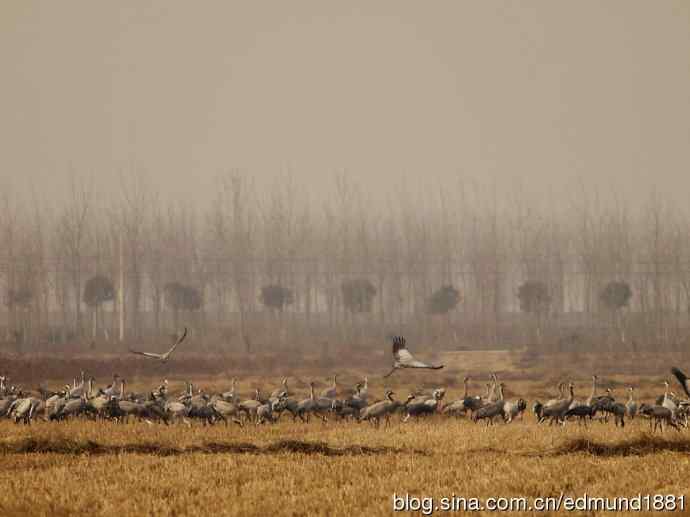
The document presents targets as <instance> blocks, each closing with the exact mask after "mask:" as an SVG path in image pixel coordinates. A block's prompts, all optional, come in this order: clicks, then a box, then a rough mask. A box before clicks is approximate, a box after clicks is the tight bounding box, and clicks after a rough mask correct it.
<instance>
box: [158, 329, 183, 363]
mask: <svg viewBox="0 0 690 517" xmlns="http://www.w3.org/2000/svg"><path fill="white" fill-rule="evenodd" d="M186 337H187V327H185V328H184V332H183V333H182V336H181V337H180V339H178V340H177V341H175V344H174V345H173V346H172V347H170V350H168V351H167V352H166V353H165V354H163V355H164V356H165V357H168V356H169V355H170V354H172V353H173V352H174V351H175V349H176V348H177V345H179V344H180V343H182V342H183V341H184V338H186Z"/></svg>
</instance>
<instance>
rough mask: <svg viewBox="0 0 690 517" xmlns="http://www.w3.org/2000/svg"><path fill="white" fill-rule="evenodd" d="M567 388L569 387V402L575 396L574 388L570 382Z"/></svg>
mask: <svg viewBox="0 0 690 517" xmlns="http://www.w3.org/2000/svg"><path fill="white" fill-rule="evenodd" d="M569 388H570V399H569V400H570V402H572V401H573V399H574V398H575V390H574V389H573V385H572V384H571V385H570V386H569Z"/></svg>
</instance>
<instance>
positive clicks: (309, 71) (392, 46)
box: [0, 0, 690, 200]
mask: <svg viewBox="0 0 690 517" xmlns="http://www.w3.org/2000/svg"><path fill="white" fill-rule="evenodd" d="M0 65H1V66H2V74H1V76H0V141H1V142H2V145H0V179H2V177H5V178H12V179H13V182H14V183H17V184H23V183H26V181H27V179H28V180H31V181H33V182H35V183H36V184H39V185H44V186H45V187H46V190H47V189H48V188H49V189H51V190H55V188H56V187H59V185H60V183H61V181H64V178H65V177H66V175H67V174H68V172H69V171H70V170H75V171H78V172H90V171H92V172H94V173H96V174H98V175H99V177H102V178H103V181H104V182H107V181H112V178H113V177H114V175H115V174H116V172H117V171H118V170H127V169H132V168H137V169H141V170H145V171H147V173H148V174H149V175H150V177H151V179H152V180H153V181H154V182H156V183H157V184H158V185H159V187H158V188H159V189H160V190H161V192H163V193H165V194H166V195H174V196H191V197H192V198H193V199H195V200H201V199H204V198H205V197H206V196H209V195H210V194H211V193H212V191H213V185H214V183H213V178H214V177H215V176H217V175H218V174H219V173H222V172H224V171H228V170H231V169H235V168H239V169H244V170H246V171H248V172H250V173H252V174H254V175H255V176H256V178H257V181H258V182H259V185H264V184H266V182H268V181H270V179H271V178H273V177H274V176H275V175H276V174H277V173H280V172H281V171H284V170H287V169H291V170H292V172H293V174H294V176H295V178H296V179H297V180H298V181H299V182H300V183H304V184H306V183H307V182H310V184H313V185H315V187H316V188H323V187H324V186H325V185H330V184H331V183H332V176H333V173H334V172H335V171H338V170H346V171H347V173H348V174H351V175H352V176H353V177H354V178H356V179H357V180H359V181H360V182H361V183H362V184H363V185H365V186H366V188H367V191H369V192H371V193H373V194H374V195H378V194H381V193H383V192H385V191H386V190H389V189H391V186H392V185H393V184H395V183H396V182H399V181H400V178H402V177H405V176H406V177H407V178H408V179H411V180H412V181H417V178H426V179H428V180H430V181H448V182H450V181H452V179H453V178H455V177H457V175H458V174H463V175H465V176H472V177H482V176H489V177H492V178H494V179H496V180H497V181H499V182H504V183H510V182H513V181H514V180H515V179H516V178H523V182H524V183H525V184H526V185H527V186H528V188H532V189H534V190H536V191H538V192H546V190H547V189H546V188H545V187H544V186H543V185H550V186H553V187H555V188H557V189H558V188H562V186H563V185H565V184H567V183H568V182H571V181H572V179H573V178H574V177H577V176H579V177H581V178H582V179H583V180H585V181H586V182H591V183H592V184H597V185H599V186H600V187H602V188H605V189H607V188H610V186H611V185H612V184H615V185H617V186H618V187H619V188H620V189H622V190H623V191H625V192H628V193H633V194H635V195H638V194H640V193H644V192H646V191H648V190H649V189H650V188H651V187H652V186H653V185H654V184H656V185H657V187H658V189H659V190H660V191H661V192H670V193H675V195H676V196H677V199H682V200H684V199H685V197H686V195H687V188H688V187H689V186H690V2H688V1H687V0H678V1H631V0H625V1H607V2H603V1H570V2H564V1H552V0H548V1H539V2H537V1H530V2H496V1H479V0H477V1H474V2H468V1H458V0H452V1H446V2H442V1H435V2H420V1H416V2H403V1H399V0H396V1H387V2H380V1H363V2H354V1H347V2H343V1H337V2H335V1H334V2H329V1H324V0H318V1H308V2H307V1H289V2H280V1H273V2H260V1H257V2H246V1H245V2H230V1H227V0H223V1H203V2H190V1H184V2H182V1H169V0H166V1H158V2H140V1H117V2H106V1H93V0H85V1H68V0H64V1H60V2H56V1H44V2H38V1H31V0H4V1H3V2H1V3H0ZM58 191H59V190H58Z"/></svg>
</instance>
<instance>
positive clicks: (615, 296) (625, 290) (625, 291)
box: [599, 281, 632, 311]
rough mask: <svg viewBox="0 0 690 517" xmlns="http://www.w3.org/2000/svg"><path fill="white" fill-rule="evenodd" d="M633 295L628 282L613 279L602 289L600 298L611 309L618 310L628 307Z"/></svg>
mask: <svg viewBox="0 0 690 517" xmlns="http://www.w3.org/2000/svg"><path fill="white" fill-rule="evenodd" d="M631 297H632V289H630V286H629V285H628V284H627V282H619V281H613V282H609V283H608V284H606V287H604V289H602V291H601V293H600V295H599V299H600V300H601V302H602V303H603V304H604V305H605V306H606V307H607V308H608V309H610V310H612V311H617V310H620V309H622V308H624V307H627V306H628V304H629V303H630V298H631Z"/></svg>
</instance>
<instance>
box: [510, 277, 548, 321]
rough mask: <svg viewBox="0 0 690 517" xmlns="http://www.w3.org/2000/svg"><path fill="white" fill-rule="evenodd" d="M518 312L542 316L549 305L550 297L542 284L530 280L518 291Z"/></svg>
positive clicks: (546, 288)
mask: <svg viewBox="0 0 690 517" xmlns="http://www.w3.org/2000/svg"><path fill="white" fill-rule="evenodd" d="M518 299H519V300H520V310H521V311H522V312H528V313H530V314H543V313H545V312H547V311H548V309H549V306H550V305H551V295H550V294H549V289H548V287H546V284H545V283H544V282H539V281H535V280H531V281H528V282H525V283H524V284H522V285H521V286H520V288H519V289H518Z"/></svg>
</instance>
